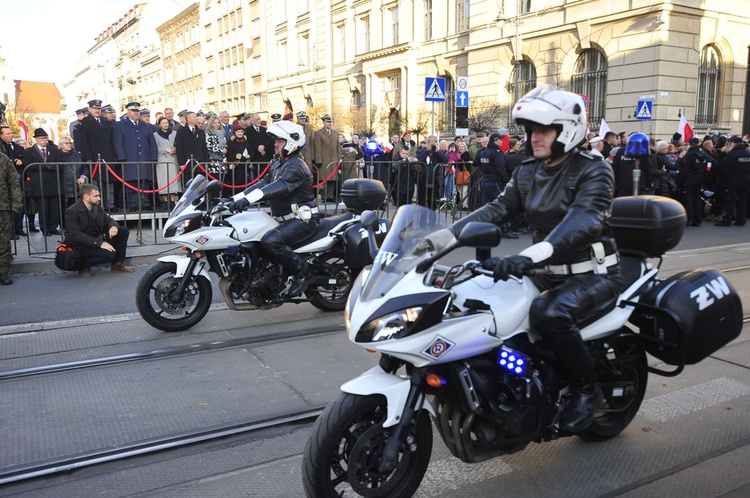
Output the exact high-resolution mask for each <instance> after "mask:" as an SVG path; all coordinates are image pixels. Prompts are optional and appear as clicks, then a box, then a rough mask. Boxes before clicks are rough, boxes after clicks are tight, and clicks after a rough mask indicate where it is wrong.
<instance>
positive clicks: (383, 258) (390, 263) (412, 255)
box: [360, 204, 447, 301]
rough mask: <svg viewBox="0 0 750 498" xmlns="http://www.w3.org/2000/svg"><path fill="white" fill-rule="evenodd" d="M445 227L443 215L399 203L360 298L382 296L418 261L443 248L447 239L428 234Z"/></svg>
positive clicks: (364, 299)
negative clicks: (436, 238)
mask: <svg viewBox="0 0 750 498" xmlns="http://www.w3.org/2000/svg"><path fill="white" fill-rule="evenodd" d="M444 227H445V221H444V219H441V217H440V216H439V215H438V214H436V213H435V212H434V211H432V210H430V209H427V208H425V207H422V206H419V205H417V204H407V205H405V206H401V207H400V208H399V210H398V211H397V212H396V216H395V217H394V218H393V223H392V225H391V228H390V230H389V231H388V234H387V235H386V237H385V240H384V241H383V244H382V245H381V246H380V250H379V251H378V254H377V255H376V256H375V261H374V262H373V264H372V270H371V271H370V274H369V275H368V277H367V280H366V281H365V284H364V286H363V288H362V293H361V294H360V299H361V300H362V301H368V300H370V299H375V298H379V297H382V296H384V295H385V294H386V293H387V292H389V291H390V290H391V289H392V288H393V287H394V286H396V285H397V284H398V283H399V281H400V280H401V279H402V278H403V276H404V275H406V274H407V273H409V272H410V271H411V270H413V269H414V268H415V267H416V266H417V265H418V264H419V263H420V262H422V261H424V260H425V259H427V258H429V257H430V256H432V255H433V254H435V252H437V251H440V250H442V249H443V248H445V246H446V245H447V241H445V240H443V241H437V240H435V239H434V238H431V235H432V234H433V233H434V232H436V231H437V230H439V229H441V228H444Z"/></svg>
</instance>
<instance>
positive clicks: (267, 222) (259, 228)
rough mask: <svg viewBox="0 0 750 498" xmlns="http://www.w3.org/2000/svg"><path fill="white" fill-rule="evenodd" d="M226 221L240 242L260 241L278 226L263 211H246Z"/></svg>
mask: <svg viewBox="0 0 750 498" xmlns="http://www.w3.org/2000/svg"><path fill="white" fill-rule="evenodd" d="M227 221H228V222H229V223H230V224H231V225H232V226H233V227H234V229H235V230H237V238H238V239H239V240H240V242H250V241H253V240H260V239H261V237H263V235H264V234H265V233H266V232H268V231H269V230H271V229H272V228H274V227H276V226H278V225H279V224H278V223H277V222H276V220H274V219H273V218H271V216H270V215H268V214H267V213H265V212H263V211H246V212H244V213H238V214H235V215H234V216H232V217H231V218H227Z"/></svg>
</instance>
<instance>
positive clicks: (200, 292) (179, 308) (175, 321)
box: [135, 261, 213, 332]
mask: <svg viewBox="0 0 750 498" xmlns="http://www.w3.org/2000/svg"><path fill="white" fill-rule="evenodd" d="M174 272H175V265H174V264H173V263H165V262H163V261H160V262H159V263H157V264H155V265H154V266H152V267H151V268H149V269H148V271H146V273H145V274H144V275H143V277H141V280H140V281H139V282H138V288H137V289H136V294H135V296H136V297H135V302H136V306H137V307H138V312H139V313H140V314H141V316H142V317H143V319H144V320H145V321H146V322H147V323H148V324H149V325H151V326H153V327H155V328H157V329H159V330H163V331H165V332H178V331H181V330H186V329H189V328H190V327H192V326H193V325H195V324H197V323H198V322H200V321H201V320H202V319H203V317H204V316H205V315H206V313H207V312H208V309H209V307H210V306H211V299H212V297H213V291H212V288H211V282H209V281H208V279H206V278H205V277H202V276H198V277H193V279H192V281H191V282H190V283H189V284H188V286H187V288H186V289H185V292H184V293H183V296H182V299H180V300H179V301H177V302H174V301H173V300H172V295H173V292H174V290H175V289H176V288H177V285H178V284H179V283H180V279H179V278H176V277H175V276H174Z"/></svg>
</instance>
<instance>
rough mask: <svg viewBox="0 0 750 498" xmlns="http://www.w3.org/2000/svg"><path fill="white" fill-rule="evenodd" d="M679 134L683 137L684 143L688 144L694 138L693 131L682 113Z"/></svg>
mask: <svg viewBox="0 0 750 498" xmlns="http://www.w3.org/2000/svg"><path fill="white" fill-rule="evenodd" d="M677 133H679V134H680V135H682V141H683V142H685V143H688V142H689V141H690V139H691V138H693V129H692V128H691V127H690V125H689V124H688V122H687V119H685V115H684V114H682V113H680V124H678V125H677Z"/></svg>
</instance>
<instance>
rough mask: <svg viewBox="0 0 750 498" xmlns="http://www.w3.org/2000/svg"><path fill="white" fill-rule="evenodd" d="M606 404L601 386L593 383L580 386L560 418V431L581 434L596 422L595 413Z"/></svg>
mask: <svg viewBox="0 0 750 498" xmlns="http://www.w3.org/2000/svg"><path fill="white" fill-rule="evenodd" d="M603 402H604V394H602V389H601V388H600V387H599V384H597V383H595V382H592V383H589V384H583V385H580V386H578V387H577V388H576V389H575V390H574V391H573V393H572V395H571V397H570V401H568V404H567V405H566V406H565V410H564V411H563V413H562V416H561V417H560V429H562V430H564V431H567V432H581V431H584V430H586V429H588V428H589V426H590V425H591V424H592V423H593V422H594V412H595V411H596V410H597V409H598V408H599V407H600V406H601V405H602V403H603Z"/></svg>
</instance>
